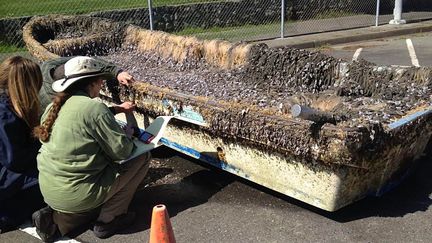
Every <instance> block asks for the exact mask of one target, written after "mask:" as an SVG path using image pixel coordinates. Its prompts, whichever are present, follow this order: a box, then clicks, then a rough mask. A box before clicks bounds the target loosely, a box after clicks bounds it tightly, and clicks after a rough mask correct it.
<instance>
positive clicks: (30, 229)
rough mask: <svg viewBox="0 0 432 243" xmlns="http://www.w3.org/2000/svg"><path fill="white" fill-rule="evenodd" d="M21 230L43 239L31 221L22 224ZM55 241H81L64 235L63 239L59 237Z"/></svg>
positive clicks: (76, 242) (66, 242)
mask: <svg viewBox="0 0 432 243" xmlns="http://www.w3.org/2000/svg"><path fill="white" fill-rule="evenodd" d="M19 230H20V231H22V232H25V233H27V234H29V235H31V236H33V237H36V238H38V239H39V240H40V239H41V238H40V237H39V235H38V234H37V233H36V228H35V227H32V225H31V224H30V223H26V224H23V225H21V226H20V227H19ZM55 242H56V243H80V242H79V241H76V240H73V239H69V238H66V237H63V238H61V239H59V240H57V241H55Z"/></svg>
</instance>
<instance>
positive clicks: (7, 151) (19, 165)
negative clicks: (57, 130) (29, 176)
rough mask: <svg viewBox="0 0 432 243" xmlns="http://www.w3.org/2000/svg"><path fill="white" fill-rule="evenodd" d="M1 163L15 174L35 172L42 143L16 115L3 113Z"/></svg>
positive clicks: (0, 125) (0, 127)
mask: <svg viewBox="0 0 432 243" xmlns="http://www.w3.org/2000/svg"><path fill="white" fill-rule="evenodd" d="M0 138H1V142H0V163H1V165H2V166H4V167H6V168H7V169H9V170H11V171H13V172H15V173H23V172H26V171H30V170H35V169H36V168H37V165H36V156H37V153H38V151H39V148H40V142H39V141H37V140H35V139H33V138H32V137H31V135H30V128H29V127H27V124H26V123H25V122H24V121H23V120H21V119H20V118H18V117H16V116H15V115H14V114H10V113H9V114H7V113H6V115H5V113H3V116H2V117H1V120H0Z"/></svg>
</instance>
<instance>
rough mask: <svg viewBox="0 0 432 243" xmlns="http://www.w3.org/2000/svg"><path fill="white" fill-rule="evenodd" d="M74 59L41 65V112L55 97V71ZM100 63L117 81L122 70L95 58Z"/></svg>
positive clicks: (56, 60)
mask: <svg viewBox="0 0 432 243" xmlns="http://www.w3.org/2000/svg"><path fill="white" fill-rule="evenodd" d="M71 58H73V56H72V57H59V58H56V59H52V60H49V61H46V62H44V63H42V65H41V71H42V76H43V84H42V88H41V89H40V91H39V99H40V102H41V111H44V110H45V108H46V107H47V106H48V105H49V104H50V103H51V102H52V98H53V97H54V96H55V94H56V93H55V92H54V90H53V89H52V83H54V81H55V80H54V79H53V77H52V74H53V73H54V70H55V68H56V67H58V66H60V65H63V64H65V63H66V62H67V61H69V60H70V59H71ZM93 58H95V59H97V60H98V61H100V62H101V63H102V64H103V65H104V66H105V68H104V69H105V70H106V71H107V72H108V73H111V74H112V76H113V78H114V79H115V78H116V77H117V75H118V73H119V72H121V70H120V69H118V68H117V67H116V66H115V65H114V64H113V63H110V62H107V61H105V60H103V59H101V58H97V57H93Z"/></svg>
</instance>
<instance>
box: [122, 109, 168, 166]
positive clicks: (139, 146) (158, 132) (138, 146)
mask: <svg viewBox="0 0 432 243" xmlns="http://www.w3.org/2000/svg"><path fill="white" fill-rule="evenodd" d="M171 118H173V117H172V116H158V117H157V118H156V119H154V120H153V122H152V123H151V124H150V125H149V126H148V127H147V129H145V131H146V132H148V133H151V134H152V135H153V136H154V138H153V140H151V142H150V143H144V142H142V141H140V140H139V139H138V138H134V139H133V143H134V144H135V148H134V150H133V151H132V154H131V155H130V156H129V158H127V159H124V160H121V161H119V162H118V163H119V164H123V163H126V162H128V161H129V160H131V159H134V158H136V157H138V156H140V155H142V154H144V153H147V152H150V151H151V150H153V149H155V148H157V147H159V146H161V145H162V144H161V143H159V140H160V139H161V138H162V136H163V133H164V131H165V128H166V127H167V125H168V122H169V121H170V120H171Z"/></svg>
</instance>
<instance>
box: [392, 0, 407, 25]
mask: <svg viewBox="0 0 432 243" xmlns="http://www.w3.org/2000/svg"><path fill="white" fill-rule="evenodd" d="M393 15H394V19H392V20H390V24H405V23H406V21H405V20H403V19H402V0H396V1H395V8H394V10H393Z"/></svg>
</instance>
